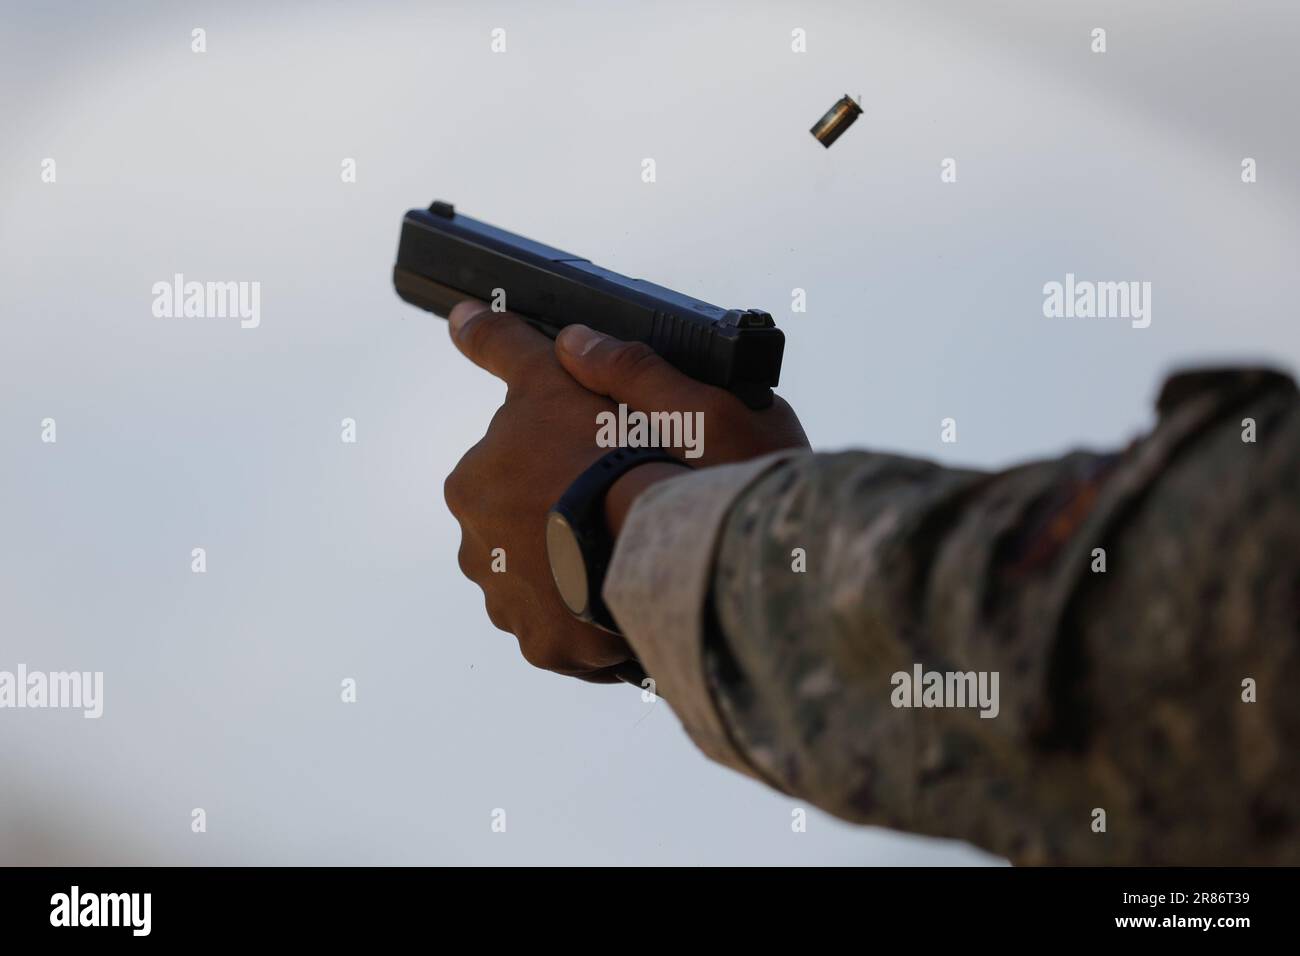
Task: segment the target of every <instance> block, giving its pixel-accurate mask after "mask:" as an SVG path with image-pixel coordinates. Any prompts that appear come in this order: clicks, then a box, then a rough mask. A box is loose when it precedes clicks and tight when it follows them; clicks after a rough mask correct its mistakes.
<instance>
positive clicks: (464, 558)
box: [456, 538, 474, 581]
mask: <svg viewBox="0 0 1300 956" xmlns="http://www.w3.org/2000/svg"><path fill="white" fill-rule="evenodd" d="M456 563H457V564H458V565H459V566H460V573H461V574H463V575H465V577H467V578H469V579H470V580H471V581H473V580H474V562H473V559H472V558H471V557H470V548H469V542H468V541H467V540H466V539H464V538H462V539H461V542H460V550H459V551H457V552H456Z"/></svg>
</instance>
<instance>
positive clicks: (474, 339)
mask: <svg viewBox="0 0 1300 956" xmlns="http://www.w3.org/2000/svg"><path fill="white" fill-rule="evenodd" d="M506 319H507V316H506V313H504V312H493V311H492V310H491V309H484V310H483V311H482V312H479V313H477V314H476V315H474V316H473V318H471V319H470V320H469V321H468V322H466V323H465V326H464V328H462V329H461V330H460V338H461V341H462V342H463V343H464V346H465V348H466V350H467V351H469V352H470V353H471V354H474V355H479V354H482V353H483V352H485V351H489V350H490V349H491V348H492V345H493V343H494V342H495V341H496V340H497V339H499V338H500V337H501V335H502V333H503V332H504V331H505V329H506Z"/></svg>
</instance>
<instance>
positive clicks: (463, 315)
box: [447, 299, 487, 335]
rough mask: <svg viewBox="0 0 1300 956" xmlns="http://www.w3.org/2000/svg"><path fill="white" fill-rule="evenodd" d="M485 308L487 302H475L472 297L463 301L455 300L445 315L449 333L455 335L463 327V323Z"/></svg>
mask: <svg viewBox="0 0 1300 956" xmlns="http://www.w3.org/2000/svg"><path fill="white" fill-rule="evenodd" d="M486 309H487V303H485V302H475V301H474V300H473V299H466V300H465V301H464V302H457V303H456V304H455V305H454V306H453V307H452V310H451V314H450V315H448V316H447V321H448V322H449V323H450V324H451V334H452V335H457V334H459V332H460V330H461V329H463V328H464V327H465V323H466V322H468V321H469V320H470V319H472V318H474V316H476V315H478V314H479V313H480V312H483V311H485V310H486Z"/></svg>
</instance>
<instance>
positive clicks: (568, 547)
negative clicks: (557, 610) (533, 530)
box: [546, 511, 590, 616]
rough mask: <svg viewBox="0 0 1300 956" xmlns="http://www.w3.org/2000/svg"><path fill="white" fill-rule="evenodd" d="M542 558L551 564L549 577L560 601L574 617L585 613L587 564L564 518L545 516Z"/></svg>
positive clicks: (560, 516)
mask: <svg viewBox="0 0 1300 956" xmlns="http://www.w3.org/2000/svg"><path fill="white" fill-rule="evenodd" d="M546 556H547V558H548V559H550V562H551V577H553V578H555V586H556V587H557V588H558V589H559V591H560V598H561V599H562V600H563V601H564V604H565V607H567V608H568V609H569V610H570V611H572V612H573V613H574V614H577V615H579V616H581V615H583V614H586V613H587V610H588V608H587V599H588V597H589V596H590V591H588V589H587V564H586V562H585V561H583V560H582V549H581V548H579V547H578V538H577V536H576V535H574V533H573V528H572V527H571V526H570V525H569V522H568V521H566V520H565V518H564V515H562V514H560V513H559V512H558V511H552V512H551V513H550V514H548V515H547V516H546Z"/></svg>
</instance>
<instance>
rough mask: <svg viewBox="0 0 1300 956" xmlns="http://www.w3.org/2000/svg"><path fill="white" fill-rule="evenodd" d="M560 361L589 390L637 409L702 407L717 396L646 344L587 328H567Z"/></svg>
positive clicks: (558, 348)
mask: <svg viewBox="0 0 1300 956" xmlns="http://www.w3.org/2000/svg"><path fill="white" fill-rule="evenodd" d="M555 355H556V357H557V358H558V359H559V360H560V364H561V365H562V366H564V369H565V371H567V372H568V373H569V374H570V375H572V376H573V377H574V378H575V379H576V380H577V381H578V384H579V385H581V386H583V388H586V389H588V390H590V391H593V392H595V393H596V394H598V395H606V396H608V397H609V398H611V399H613V400H614V401H616V402H622V403H624V404H626V405H628V406H630V407H632V408H640V409H643V410H644V409H652V410H659V409H669V408H681V407H683V406H685V407H698V406H700V405H702V404H703V403H704V402H705V401H707V400H708V398H709V395H708V393H709V392H711V391H712V389H711V388H709V386H707V385H704V384H702V383H700V382H697V381H696V380H695V379H693V378H691V377H689V376H687V375H683V374H682V373H681V372H679V371H677V369H675V368H673V367H672V366H671V365H669V364H668V363H667V362H666V361H664V359H663V358H662V357H661V356H660V355H659V354H658V353H657V352H655V350H654V349H652V348H651V347H650V346H648V345H646V344H645V343H644V342H624V341H623V340H622V339H616V338H614V337H613V336H611V335H605V334H603V333H601V332H597V331H596V330H595V329H590V328H588V327H587V326H585V325H566V326H565V327H564V329H563V330H562V331H561V332H560V334H559V335H558V336H557V337H556V339H555Z"/></svg>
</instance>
